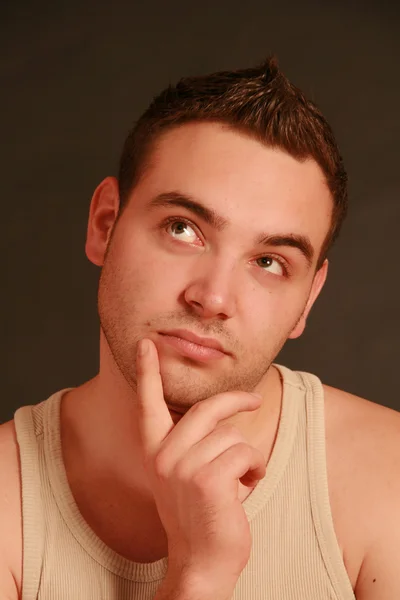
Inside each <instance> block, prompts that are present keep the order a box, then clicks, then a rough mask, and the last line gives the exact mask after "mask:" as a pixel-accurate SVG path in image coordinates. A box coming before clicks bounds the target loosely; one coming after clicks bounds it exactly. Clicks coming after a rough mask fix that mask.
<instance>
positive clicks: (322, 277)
mask: <svg viewBox="0 0 400 600" xmlns="http://www.w3.org/2000/svg"><path fill="white" fill-rule="evenodd" d="M328 266H329V263H328V259H325V260H324V262H323V264H322V267H321V268H320V269H319V270H318V271H317V272H316V274H315V275H314V279H313V282H312V286H311V290H310V295H309V297H308V300H307V304H306V306H305V309H304V311H303V314H302V315H301V317H300V319H299V320H298V321H297V323H296V325H295V327H294V329H293V330H292V332H291V334H290V335H289V337H288V339H291V340H294V339H296V338H298V337H300V336H301V334H302V333H303V331H304V329H305V328H306V321H307V317H308V315H309V312H310V310H311V307H312V305H313V304H314V302H315V301H316V299H317V298H318V296H319V293H320V291H321V290H322V288H323V287H324V283H325V281H326V277H327V275H328Z"/></svg>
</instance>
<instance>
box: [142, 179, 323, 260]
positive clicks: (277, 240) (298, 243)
mask: <svg viewBox="0 0 400 600" xmlns="http://www.w3.org/2000/svg"><path fill="white" fill-rule="evenodd" d="M159 206H160V207H169V206H179V207H182V208H186V209H187V210H189V211H191V212H192V213H194V214H195V215H197V216H199V217H201V218H202V219H203V221H205V222H206V223H208V225H210V226H211V227H213V228H214V229H216V230H217V231H222V230H223V229H225V228H226V227H227V225H229V220H228V219H226V218H225V217H222V216H221V215H219V214H218V213H217V212H216V211H215V210H214V209H212V208H209V207H208V206H205V205H204V204H202V203H201V202H199V200H197V199H194V198H193V197H191V196H188V195H187V194H183V193H181V192H176V191H171V192H163V193H162V194H158V195H157V196H155V197H154V198H153V199H152V200H151V201H150V203H149V204H148V206H147V210H151V209H153V208H157V207H159ZM255 244H256V245H260V244H262V245H264V246H273V247H278V246H279V247H280V246H289V247H290V248H297V249H298V250H299V251H300V252H301V253H302V254H303V256H304V258H305V259H306V261H307V265H308V267H310V266H311V265H312V261H313V258H314V249H313V247H312V244H311V242H310V240H309V238H308V237H307V236H305V235H298V234H294V233H290V234H273V235H271V234H266V233H262V234H260V235H258V236H257V238H256V240H255Z"/></svg>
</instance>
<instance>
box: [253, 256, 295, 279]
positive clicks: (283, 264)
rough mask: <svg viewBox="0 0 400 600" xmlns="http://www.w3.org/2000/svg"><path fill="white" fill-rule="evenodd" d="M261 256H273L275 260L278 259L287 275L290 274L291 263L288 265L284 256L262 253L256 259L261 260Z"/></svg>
mask: <svg viewBox="0 0 400 600" xmlns="http://www.w3.org/2000/svg"><path fill="white" fill-rule="evenodd" d="M261 258H272V259H273V260H276V261H277V262H278V263H279V264H280V266H281V267H282V269H283V273H284V275H285V277H288V276H289V275H290V268H289V265H288V263H287V261H286V260H285V259H284V258H282V256H278V255H277V254H262V255H261V256H258V257H257V258H256V259H254V260H256V261H257V260H260V259H261ZM263 270H264V271H265V269H263Z"/></svg>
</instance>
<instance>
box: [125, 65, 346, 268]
mask: <svg viewBox="0 0 400 600" xmlns="http://www.w3.org/2000/svg"><path fill="white" fill-rule="evenodd" d="M194 121H209V122H220V123H225V124H228V125H230V126H231V127H232V128H233V129H237V130H239V131H241V132H244V133H246V134H248V135H250V136H251V137H253V138H255V139H256V140H258V141H260V142H261V143H263V144H265V145H267V146H271V147H275V148H280V149H282V150H284V151H286V152H287V153H288V154H290V155H291V156H293V157H294V158H296V159H298V160H306V159H307V158H312V159H314V160H315V161H316V162H317V163H318V165H319V166H320V167H321V169H322V171H323V173H324V175H325V177H326V182H327V185H328V188H329V190H330V192H331V194H332V197H333V210H332V220H331V226H330V229H329V232H328V234H327V236H326V239H325V241H324V243H323V246H322V249H321V252H320V256H319V260H318V268H319V267H320V266H321V265H322V263H323V261H324V259H325V257H326V254H327V252H328V250H329V248H330V247H331V245H332V244H333V242H334V241H335V239H336V238H337V236H338V234H339V230H340V228H341V225H342V222H343V220H344V217H345V216H346V212H347V205H348V194H347V174H346V171H345V169H344V165H343V160H342V157H341V155H340V152H339V149H338V146H337V143H336V140H335V138H334V135H333V132H332V129H331V127H330V125H329V124H328V122H327V121H326V119H325V118H324V117H323V115H322V113H321V112H320V110H319V109H318V107H317V106H316V105H315V104H314V102H312V101H311V100H308V99H307V98H306V97H305V95H304V94H303V92H302V91H301V90H299V89H298V88H297V87H296V86H294V85H293V84H292V83H290V81H289V80H288V79H287V78H286V77H285V75H284V74H283V73H282V71H281V70H280V69H279V67H278V63H277V60H276V57H274V56H271V57H268V58H267V59H266V60H265V61H264V62H263V63H262V64H260V65H259V66H257V67H254V68H247V69H240V70H237V71H220V72H217V73H213V74H210V75H202V76H198V77H185V78H183V79H181V80H180V81H178V83H177V84H176V85H174V86H173V85H170V86H168V87H167V88H166V89H165V90H163V91H162V92H161V93H160V94H159V95H158V96H156V97H155V98H154V100H153V101H152V102H151V104H150V106H149V107H148V108H147V110H146V111H145V112H144V113H143V114H142V116H141V117H140V118H139V119H138V121H137V122H136V124H135V126H134V127H133V129H132V130H131V132H130V133H129V135H128V137H127V139H126V141H125V144H124V147H123V151H122V155H121V159H120V165H119V175H118V179H119V193H120V211H121V210H123V207H124V206H125V204H126V201H127V198H128V197H129V195H130V193H131V191H132V189H133V188H134V186H135V185H136V184H137V182H138V180H139V178H140V176H141V175H142V174H143V172H144V169H145V166H146V161H147V160H148V158H149V155H150V154H151V150H152V147H153V144H154V142H155V140H156V139H157V137H158V136H159V135H160V134H161V133H163V132H165V131H166V130H168V129H171V128H173V127H176V126H179V125H183V124H184V123H188V122H194Z"/></svg>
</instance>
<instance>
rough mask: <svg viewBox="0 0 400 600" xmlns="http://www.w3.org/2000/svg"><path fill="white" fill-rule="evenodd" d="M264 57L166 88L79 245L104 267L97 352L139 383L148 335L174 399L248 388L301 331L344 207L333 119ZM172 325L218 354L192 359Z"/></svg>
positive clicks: (106, 184) (182, 402) (104, 186)
mask: <svg viewBox="0 0 400 600" xmlns="http://www.w3.org/2000/svg"><path fill="white" fill-rule="evenodd" d="M267 66H268V65H264V67H263V69H264V71H262V69H259V70H247V71H242V72H236V73H222V74H220V75H218V74H217V75H213V76H210V78H209V79H208V78H207V77H202V78H199V79H197V80H196V79H192V80H183V82H180V83H179V84H178V85H177V87H176V89H174V88H169V89H168V90H167V91H165V92H164V93H163V94H161V95H160V96H159V97H158V99H156V100H155V101H154V102H153V104H152V105H151V106H150V108H149V109H148V111H146V113H145V115H144V116H143V117H142V118H141V119H140V120H139V122H138V124H137V125H136V128H135V130H134V132H133V133H131V134H130V137H129V138H128V141H127V143H126V144H125V149H124V152H123V156H122V160H121V169H120V177H119V181H118V182H117V181H116V180H115V179H112V178H108V179H106V180H105V181H103V182H102V183H101V184H100V186H99V187H98V188H97V190H96V191H95V194H94V196H93V200H92V205H91V212H90V218H89V227H88V240H87V245H86V251H87V255H88V257H89V258H90V260H91V261H92V262H94V263H95V264H98V265H100V266H102V267H103V269H102V273H101V278H100V286H99V313H100V320H101V326H102V333H103V338H102V339H103V347H104V348H106V350H104V351H103V361H104V360H112V361H115V363H116V364H117V366H118V368H119V370H120V372H121V373H122V375H123V377H124V378H125V380H126V381H127V382H128V383H129V384H130V385H131V386H132V387H133V388H134V387H135V350H136V343H137V341H138V340H139V339H141V338H142V337H150V338H151V339H153V341H154V342H155V343H156V345H157V348H158V351H159V356H160V365H161V374H162V377H163V385H164V391H165V397H166V400H167V402H168V403H169V404H170V406H171V407H179V408H180V409H181V410H186V409H187V408H189V407H190V406H191V405H192V404H194V403H195V402H198V401H199V400H201V399H204V398H206V397H208V396H210V395H212V394H215V393H218V392H221V391H227V390H230V389H242V390H251V389H253V388H254V386H255V385H256V384H257V383H258V381H259V380H260V379H261V378H262V376H263V375H264V374H265V372H266V371H267V370H268V368H269V366H270V364H271V362H272V361H273V359H274V358H275V356H276V355H277V353H278V352H279V350H280V349H281V347H282V346H283V344H284V342H285V341H286V339H288V338H295V337H298V336H299V335H301V333H302V331H303V329H304V326H305V322H306V318H307V316H308V313H309V310H310V309H311V306H312V304H313V302H314V301H315V299H316V297H317V296H318V294H319V292H320V290H321V288H322V286H323V284H324V281H325V278H326V273H327V261H326V260H324V257H325V253H326V249H327V247H328V245H329V243H330V242H331V241H332V239H333V238H334V237H335V235H336V234H337V232H338V224H340V222H341V219H342V217H343V215H344V212H345V206H346V191H345V188H346V186H345V174H344V171H343V168H342V163H341V159H340V156H339V154H338V151H337V148H336V145H335V143H334V141H333V136H332V134H331V132H330V129H329V127H328V126H327V124H326V123H325V121H324V120H323V118H322V117H321V115H320V114H319V112H318V111H317V109H316V108H315V107H314V105H311V104H310V103H308V102H307V101H306V100H305V99H304V97H303V96H302V94H301V93H300V92H298V91H297V90H295V88H293V87H292V86H291V85H290V84H289V83H288V82H287V80H286V79H285V78H284V77H283V75H282V74H280V72H279V71H278V70H277V67H276V66H275V64H274V63H270V64H269V67H268V68H267ZM268 69H269V70H268ZM185 107H186V109H185ZM185 110H186V112H185ZM250 117H251V118H250ZM233 119H236V120H235V121H234V122H233ZM176 330H186V331H187V332H192V333H195V334H197V335H198V336H205V337H208V338H210V337H211V338H214V339H215V340H217V341H218V342H220V344H221V345H222V346H223V348H224V350H225V353H223V354H221V356H220V357H219V358H216V357H215V358H213V357H211V358H209V360H207V361H206V362H200V361H199V360H196V359H193V358H189V357H188V356H187V354H185V353H182V352H181V351H180V350H179V342H178V346H177V345H176V343H175V342H176V338H175V339H174V340H173V342H174V343H173V344H172V345H171V344H170V343H169V342H170V341H171V338H169V337H168V336H166V335H165V334H166V333H168V332H170V333H171V332H175V333H176ZM107 357H108V358H107Z"/></svg>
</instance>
